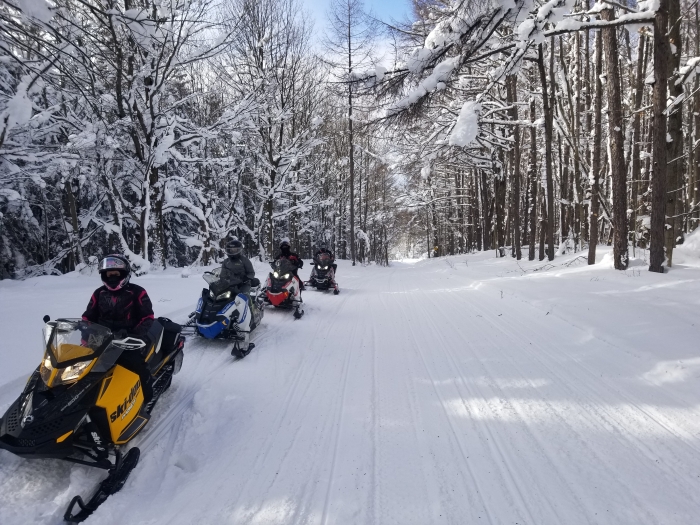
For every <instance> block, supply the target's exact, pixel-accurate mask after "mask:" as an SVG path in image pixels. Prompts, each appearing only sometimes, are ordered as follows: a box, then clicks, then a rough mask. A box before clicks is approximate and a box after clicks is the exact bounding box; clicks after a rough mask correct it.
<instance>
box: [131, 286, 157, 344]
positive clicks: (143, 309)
mask: <svg viewBox="0 0 700 525" xmlns="http://www.w3.org/2000/svg"><path fill="white" fill-rule="evenodd" d="M139 288H140V287H139ZM134 313H135V314H136V319H138V323H137V324H136V327H135V328H134V333H135V334H138V335H144V334H146V333H147V332H148V330H149V329H150V328H151V326H152V325H153V321H154V319H155V316H154V314H153V304H152V303H151V298H150V297H148V293H146V290H144V289H143V288H141V289H140V290H138V291H137V299H136V305H135V307H134Z"/></svg>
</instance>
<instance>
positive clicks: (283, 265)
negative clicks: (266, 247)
mask: <svg viewBox="0 0 700 525" xmlns="http://www.w3.org/2000/svg"><path fill="white" fill-rule="evenodd" d="M270 266H272V269H273V270H274V271H273V275H274V274H275V273H277V274H278V275H287V274H292V273H294V270H296V269H297V267H296V266H295V265H294V263H293V262H291V261H290V260H289V259H285V258H284V257H283V258H281V259H278V260H276V261H274V262H273V263H272V264H271V265H270ZM275 277H277V275H275Z"/></svg>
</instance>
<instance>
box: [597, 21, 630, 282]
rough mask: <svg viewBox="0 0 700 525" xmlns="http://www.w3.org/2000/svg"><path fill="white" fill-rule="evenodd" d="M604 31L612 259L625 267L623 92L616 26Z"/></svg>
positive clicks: (616, 266)
mask: <svg viewBox="0 0 700 525" xmlns="http://www.w3.org/2000/svg"><path fill="white" fill-rule="evenodd" d="M600 14H601V18H602V19H603V20H608V21H611V20H613V19H614V16H613V10H612V9H604V10H603V11H601V13H600ZM601 31H602V33H603V40H604V46H603V49H604V50H605V62H606V66H607V81H606V82H605V85H606V87H607V92H608V134H609V136H610V167H611V171H612V184H613V188H612V189H613V212H612V215H613V217H612V220H613V230H614V231H613V259H614V265H615V269H616V270H626V269H627V263H628V262H629V256H628V253H627V251H628V244H629V243H628V240H627V168H626V166H625V138H624V134H623V132H622V128H623V126H624V121H623V114H622V95H621V92H620V70H619V64H618V53H619V51H618V45H617V28H615V27H609V28H605V29H602V30H601Z"/></svg>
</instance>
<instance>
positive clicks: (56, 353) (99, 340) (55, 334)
mask: <svg viewBox="0 0 700 525" xmlns="http://www.w3.org/2000/svg"><path fill="white" fill-rule="evenodd" d="M111 335H112V332H111V330H110V329H109V328H105V327H104V326H101V325H99V324H95V323H91V322H89V321H83V320H79V319H59V320H58V321H56V324H55V326H54V327H53V330H52V331H51V334H50V336H49V340H48V344H47V348H46V349H47V351H48V352H49V354H50V356H51V357H52V358H53V359H52V361H55V363H56V366H60V365H62V364H67V363H69V362H75V361H76V360H78V361H80V360H85V359H94V358H95V357H96V356H97V354H98V353H99V351H100V350H102V348H103V347H104V345H105V343H106V342H107V341H109V338H110V336H111Z"/></svg>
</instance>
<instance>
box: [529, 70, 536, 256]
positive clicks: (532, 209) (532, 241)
mask: <svg viewBox="0 0 700 525" xmlns="http://www.w3.org/2000/svg"><path fill="white" fill-rule="evenodd" d="M532 76H533V77H534V74H533V75H532ZM534 85H535V82H534V79H533V81H532V82H531V90H532V91H534ZM536 117H537V114H536V113H535V98H534V97H532V96H531V97H530V122H532V126H530V163H529V166H528V180H529V182H530V200H529V201H528V212H529V215H530V238H529V240H528V242H529V246H528V255H527V258H528V260H529V261H534V260H535V245H536V242H537V204H538V201H537V185H538V184H539V176H538V175H539V172H538V170H537V128H536V127H535V120H536Z"/></svg>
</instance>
